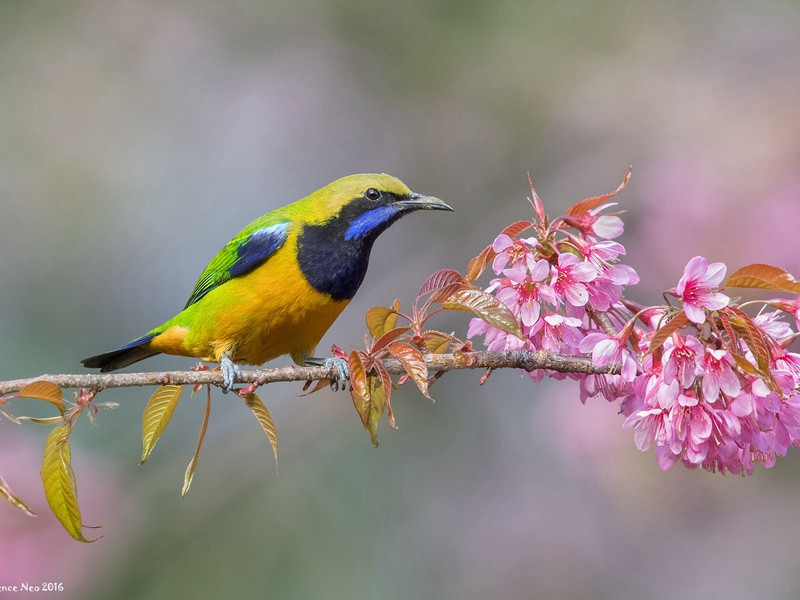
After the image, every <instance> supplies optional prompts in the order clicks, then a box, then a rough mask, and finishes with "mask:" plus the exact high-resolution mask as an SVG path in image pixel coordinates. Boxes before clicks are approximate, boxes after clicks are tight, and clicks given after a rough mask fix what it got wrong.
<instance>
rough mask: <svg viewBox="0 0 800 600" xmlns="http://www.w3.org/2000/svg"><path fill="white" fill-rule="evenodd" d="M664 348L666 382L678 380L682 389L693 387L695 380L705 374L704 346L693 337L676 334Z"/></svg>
mask: <svg viewBox="0 0 800 600" xmlns="http://www.w3.org/2000/svg"><path fill="white" fill-rule="evenodd" d="M664 347H665V348H666V350H664V356H663V359H662V360H663V362H664V381H665V382H666V383H671V382H672V381H673V380H676V379H677V381H678V382H679V383H680V385H681V386H682V387H685V388H688V387H691V385H692V384H693V383H694V378H695V377H696V376H697V375H702V373H703V370H702V365H703V345H702V344H701V343H700V341H699V340H698V339H697V338H696V337H694V336H693V335H687V336H686V337H684V336H682V335H681V334H680V333H675V334H673V335H672V336H671V338H670V340H668V341H667V342H666V343H665V344H664Z"/></svg>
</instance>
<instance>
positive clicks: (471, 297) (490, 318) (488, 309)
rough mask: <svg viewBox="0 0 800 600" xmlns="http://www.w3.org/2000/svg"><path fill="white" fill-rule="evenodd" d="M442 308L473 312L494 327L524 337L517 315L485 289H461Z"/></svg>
mask: <svg viewBox="0 0 800 600" xmlns="http://www.w3.org/2000/svg"><path fill="white" fill-rule="evenodd" d="M442 308H444V309H447V310H463V311H466V312H473V313H475V314H476V315H478V316H479V317H480V318H481V319H483V320H484V321H486V323H488V324H489V325H491V326H492V327H496V328H497V329H500V330H501V331H505V332H506V333H510V334H512V335H515V336H517V337H518V338H520V339H522V337H523V336H522V331H520V328H519V323H518V322H517V317H515V316H514V313H512V312H511V310H510V309H509V308H508V307H507V306H506V305H505V304H503V303H502V302H500V301H499V300H498V299H497V298H495V297H494V296H492V295H491V294H488V293H486V292H484V291H483V290H477V289H469V290H459V291H458V292H456V293H455V294H453V295H452V296H450V297H449V298H447V299H446V300H445V301H444V302H442Z"/></svg>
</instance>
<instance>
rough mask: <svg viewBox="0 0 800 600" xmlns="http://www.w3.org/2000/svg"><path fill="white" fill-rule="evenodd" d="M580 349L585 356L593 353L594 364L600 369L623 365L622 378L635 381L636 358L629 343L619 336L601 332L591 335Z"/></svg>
mask: <svg viewBox="0 0 800 600" xmlns="http://www.w3.org/2000/svg"><path fill="white" fill-rule="evenodd" d="M578 349H579V350H580V351H581V352H583V353H584V354H589V353H591V355H592V362H593V363H594V364H595V365H596V366H598V367H602V366H605V365H611V364H619V365H622V369H621V370H620V376H621V377H622V379H623V380H624V381H633V380H634V379H635V377H636V370H637V366H638V365H637V361H636V358H635V357H634V355H633V352H632V351H631V349H630V348H629V347H628V343H627V341H626V340H623V339H621V337H620V336H619V335H614V336H611V335H608V334H607V333H605V332H601V331H596V332H593V333H589V334H587V335H586V337H584V338H583V339H582V340H581V342H580V344H579V346H578Z"/></svg>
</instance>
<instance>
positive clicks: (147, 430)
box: [139, 385, 183, 464]
mask: <svg viewBox="0 0 800 600" xmlns="http://www.w3.org/2000/svg"><path fill="white" fill-rule="evenodd" d="M182 391H183V386H180V385H162V386H161V387H160V388H158V389H157V390H156V391H155V393H154V394H153V395H152V396H151V397H150V401H149V402H148V403H147V406H146V407H145V409H144V415H142V460H141V462H140V463H139V464H144V461H146V460H147V457H149V456H150V453H151V452H152V451H153V447H154V446H155V445H156V442H157V441H158V438H160V437H161V434H162V433H164V429H166V428H167V425H168V424H169V420H170V419H171V418H172V413H173V412H175V407H176V406H178V400H179V399H180V397H181V392H182Z"/></svg>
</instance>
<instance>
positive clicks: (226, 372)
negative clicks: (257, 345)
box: [219, 352, 242, 394]
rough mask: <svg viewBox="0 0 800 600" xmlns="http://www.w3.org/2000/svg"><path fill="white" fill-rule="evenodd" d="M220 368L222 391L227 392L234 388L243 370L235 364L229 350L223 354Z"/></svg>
mask: <svg viewBox="0 0 800 600" xmlns="http://www.w3.org/2000/svg"><path fill="white" fill-rule="evenodd" d="M219 368H220V370H221V371H222V393H223V394H227V393H228V392H230V391H231V389H233V384H234V383H236V381H237V380H238V379H239V378H240V377H241V376H242V371H241V370H240V369H239V367H237V366H236V365H235V364H234V362H233V361H232V360H231V357H230V356H229V355H228V353H227V352H224V353H223V354H222V357H221V358H220V361H219Z"/></svg>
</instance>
